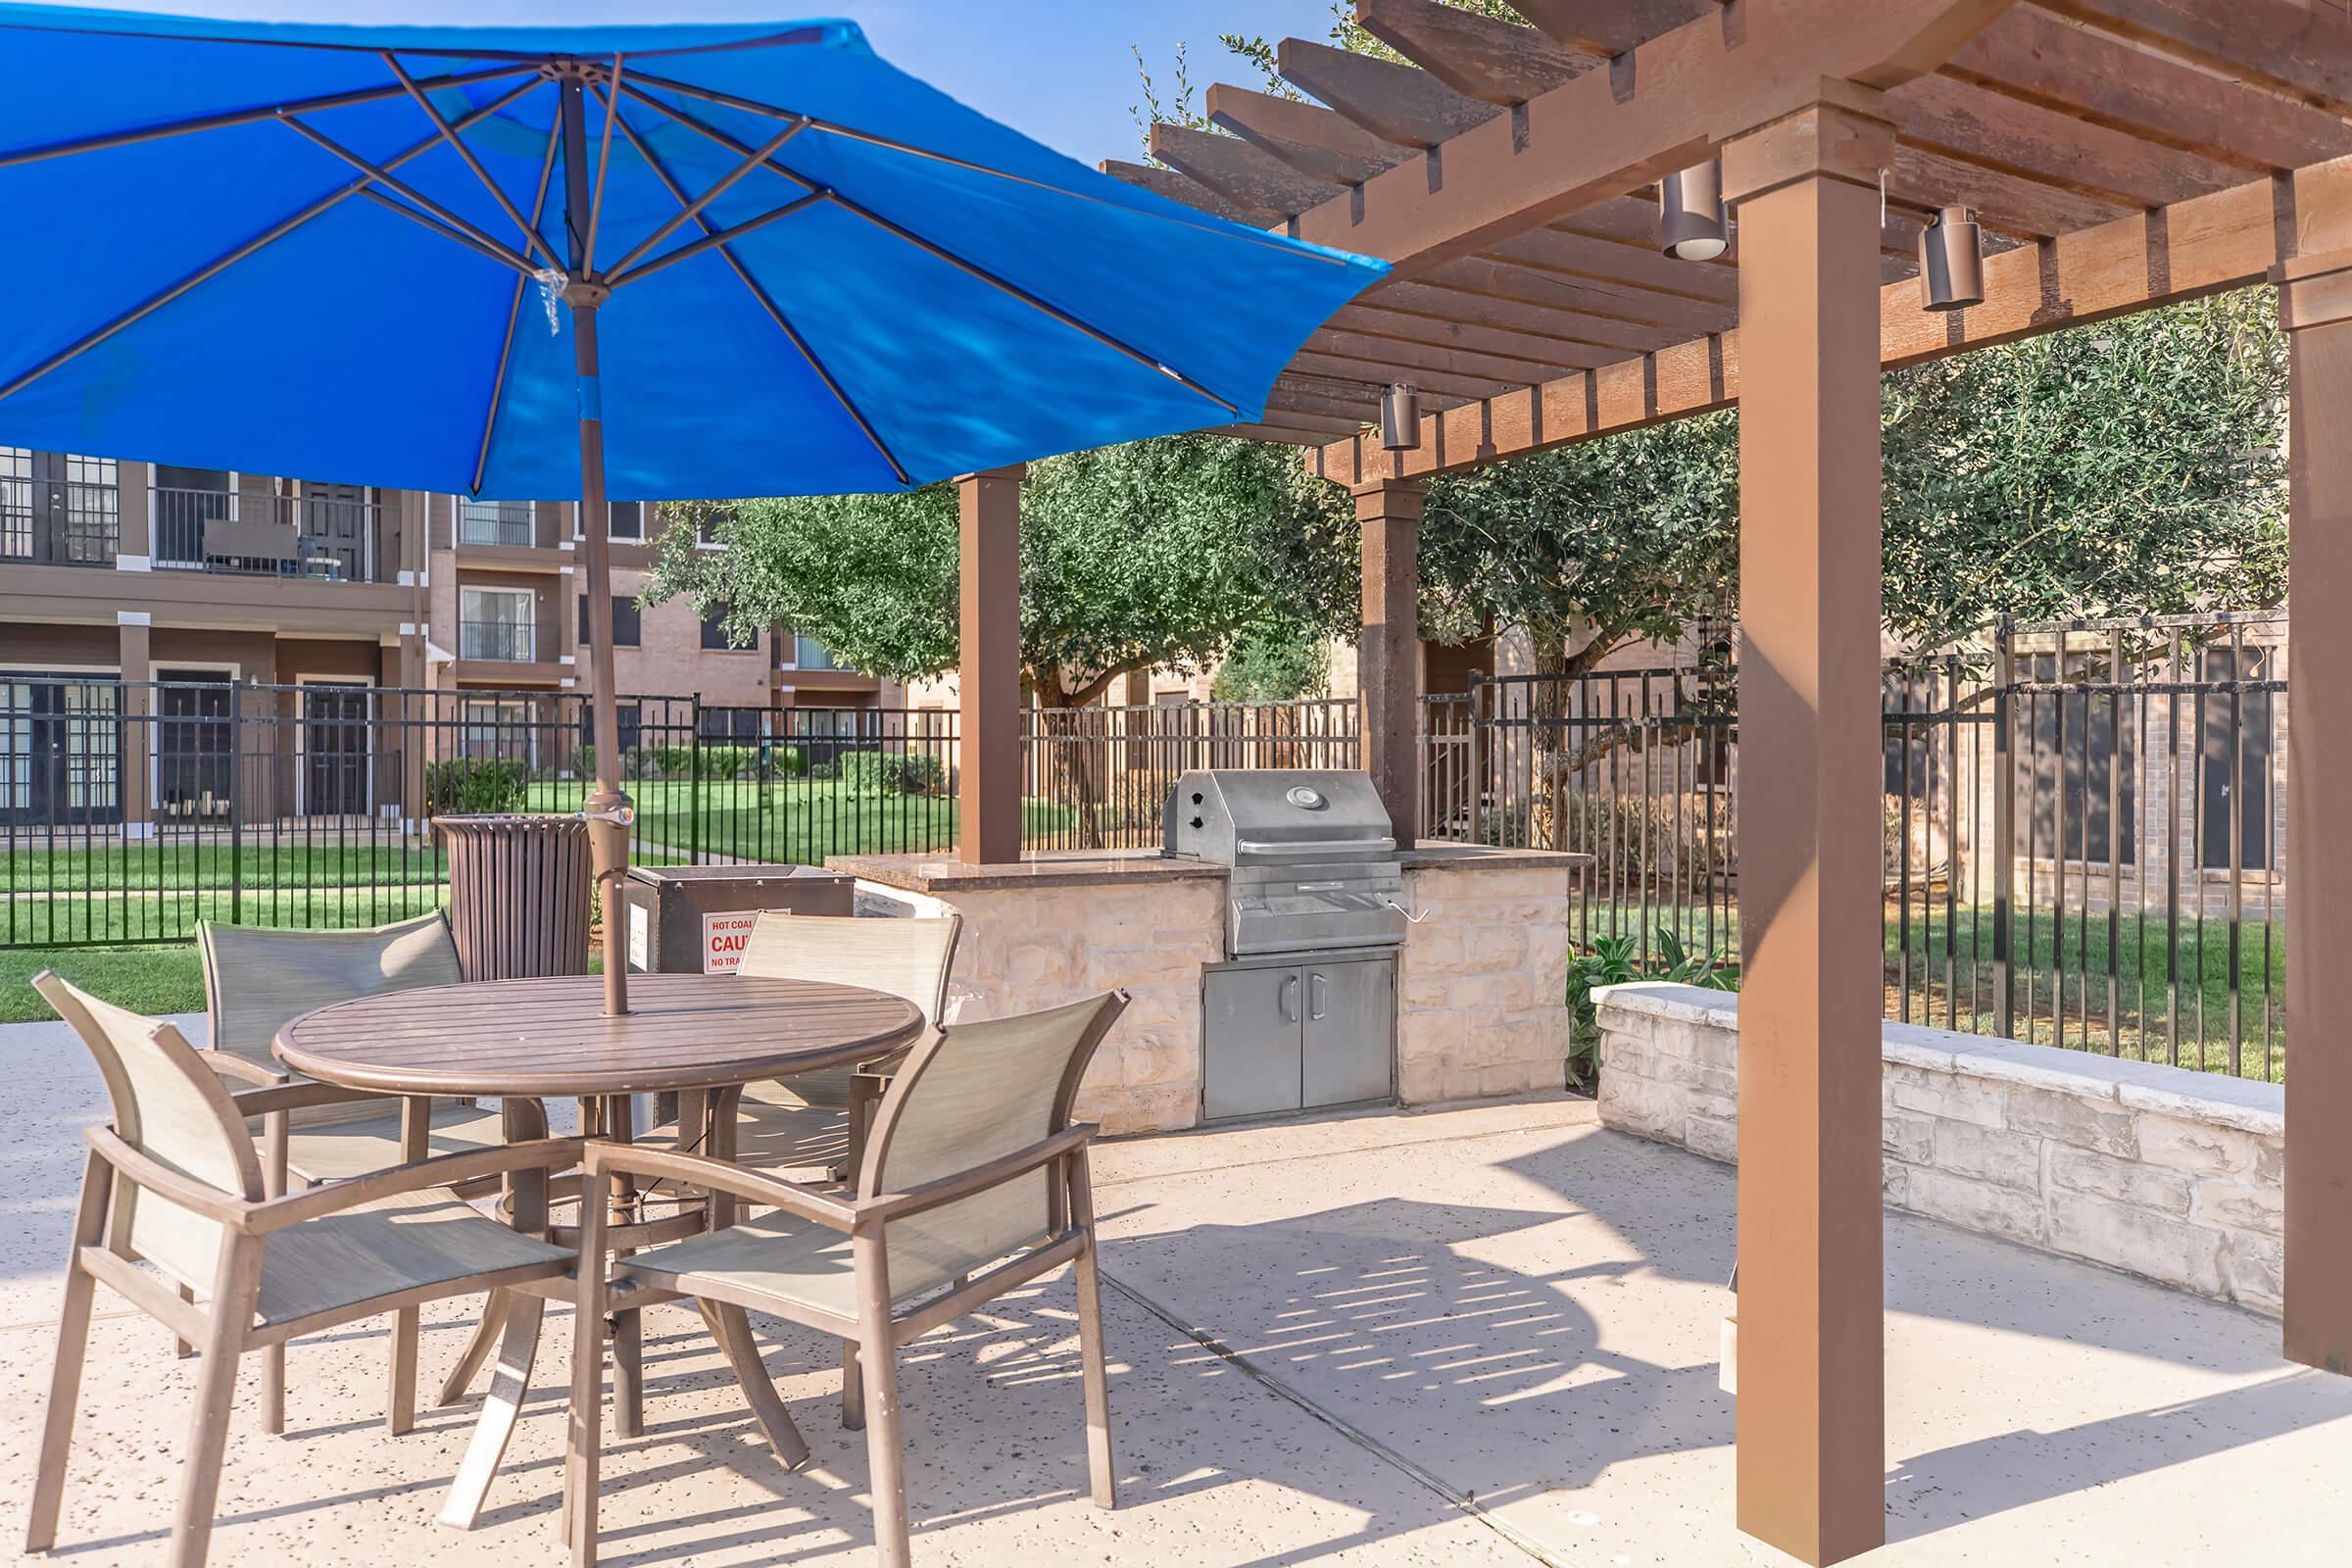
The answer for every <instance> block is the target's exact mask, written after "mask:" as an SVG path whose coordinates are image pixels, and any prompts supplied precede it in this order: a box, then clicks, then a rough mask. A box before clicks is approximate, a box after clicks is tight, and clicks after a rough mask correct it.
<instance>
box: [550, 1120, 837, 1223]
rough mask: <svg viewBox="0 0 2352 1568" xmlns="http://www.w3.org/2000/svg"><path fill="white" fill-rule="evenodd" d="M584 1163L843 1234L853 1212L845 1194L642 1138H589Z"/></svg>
mask: <svg viewBox="0 0 2352 1568" xmlns="http://www.w3.org/2000/svg"><path fill="white" fill-rule="evenodd" d="M582 1163H583V1164H585V1165H586V1166H587V1168H588V1176H589V1179H590V1181H591V1182H594V1181H596V1180H599V1179H601V1178H602V1177H603V1176H605V1175H606V1174H607V1173H609V1172H617V1173H619V1174H622V1175H628V1176H651V1177H654V1178H656V1179H658V1180H663V1181H675V1182H683V1183H685V1184H686V1185H688V1186H691V1187H701V1188H706V1189H710V1190H714V1191H717V1192H722V1193H726V1194H728V1195H730V1196H731V1197H735V1198H740V1199H742V1200H744V1201H747V1202H753V1203H765V1204H766V1205H768V1206H769V1207H770V1208H781V1209H783V1210H785V1211H786V1212H788V1213H791V1214H795V1215H798V1216H799V1217H800V1218H802V1219H806V1220H813V1221H814V1222H815V1223H817V1224H819V1225H823V1226H826V1227H828V1228H829V1229H832V1230H837V1231H841V1232H843V1233H845V1234H846V1233H847V1232H848V1231H849V1229H850V1226H851V1220H852V1218H853V1217H854V1211H853V1209H852V1207H851V1205H850V1204H849V1203H847V1202H845V1201H842V1200H841V1199H838V1198H834V1197H832V1196H831V1195H829V1194H826V1193H820V1192H818V1191H816V1190H815V1189H813V1188H809V1187H803V1186H801V1185H800V1184H799V1183H798V1182H788V1181H784V1180H782V1179H781V1178H779V1177H775V1176H770V1175H767V1174H766V1173H765V1172H762V1171H756V1170H750V1169H747V1168H746V1167H744V1166H742V1165H735V1164H730V1163H728V1162H727V1161H726V1160H723V1159H712V1158H711V1156H710V1155H708V1154H686V1153H679V1152H675V1151H672V1150H665V1149H648V1148H645V1147H644V1146H642V1145H638V1144H613V1143H606V1142H604V1141H603V1140H601V1139H599V1140H592V1141H591V1142H590V1143H589V1145H588V1152H587V1153H586V1155H585V1156H584V1158H583V1160H582Z"/></svg>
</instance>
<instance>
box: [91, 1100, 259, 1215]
mask: <svg viewBox="0 0 2352 1568" xmlns="http://www.w3.org/2000/svg"><path fill="white" fill-rule="evenodd" d="M82 1136H83V1137H84V1138H86V1139H88V1140H89V1144H90V1148H92V1149H93V1150H95V1151H97V1153H98V1157H99V1158H100V1159H103V1160H105V1161H106V1162H107V1163H108V1164H109V1165H112V1166H113V1167H114V1168H115V1169H116V1171H117V1172H118V1173H120V1174H121V1175H122V1176H123V1179H124V1180H126V1181H128V1182H129V1183H130V1184H131V1185H132V1186H134V1187H140V1188H144V1189H146V1190H147V1191H148V1192H151V1193H153V1194H155V1195H156V1196H157V1197H158V1198H162V1199H165V1200H168V1201H171V1202H174V1203H177V1204H178V1205H179V1206H180V1207H182V1208H188V1209H193V1210H195V1211H196V1212H197V1213H199V1214H202V1215H204V1216H206V1217H207V1218H209V1219H217V1220H220V1221H221V1222H222V1223H223V1224H227V1225H235V1226H239V1227H242V1226H243V1225H244V1223H245V1216H246V1215H247V1214H248V1213H250V1212H251V1211H252V1210H253V1208H254V1207H255V1206H256V1205H255V1204H254V1203H253V1202H252V1201H249V1200H247V1199H243V1198H239V1197H237V1196H235V1195H234V1194H231V1193H224V1192H222V1191H221V1189H220V1188H218V1187H215V1186H213V1185H212V1184H211V1183H210V1182H204V1181H199V1180H197V1179H196V1178H195V1177H193V1176H189V1175H187V1174H185V1173H183V1172H181V1171H177V1170H174V1169H172V1167H171V1166H169V1165H167V1164H165V1163H163V1162H162V1161H161V1160H157V1159H151V1158H149V1157H148V1156H147V1155H146V1154H143V1153H141V1152H139V1151H138V1150H136V1149H133V1148H131V1147H130V1145H128V1144H126V1143H124V1142H123V1140H122V1139H121V1138H120V1137H119V1136H117V1135H116V1132H115V1130H114V1129H113V1128H112V1127H108V1126H105V1125H103V1124H101V1125H98V1126H95V1127H90V1128H87V1129H85V1130H84V1131H83V1133H82Z"/></svg>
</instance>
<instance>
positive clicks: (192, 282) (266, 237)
mask: <svg viewBox="0 0 2352 1568" xmlns="http://www.w3.org/2000/svg"><path fill="white" fill-rule="evenodd" d="M541 79H542V78H540V77H538V76H536V75H534V76H533V78H532V79H531V80H529V81H526V82H523V83H522V84H520V85H519V86H516V87H513V88H510V89H508V90H507V91H506V92H503V93H501V94H499V96H497V97H496V98H493V99H491V100H490V102H488V103H486V104H484V105H482V106H481V107H480V108H479V109H476V110H474V111H473V112H472V113H471V114H469V115H466V117H464V118H463V119H461V120H460V121H459V122H458V123H459V124H460V125H461V126H465V125H468V124H471V123H473V122H475V121H477V120H482V119H486V118H487V117H489V116H491V115H494V114H496V113H497V112H498V111H499V110H501V109H504V108H506V107H507V105H509V104H511V103H513V102H514V101H515V99H517V98H519V97H521V96H522V95H523V94H524V93H526V92H529V91H530V90H531V89H532V88H533V87H536V86H538V85H539V82H540V80H541ZM440 145H441V139H440V138H439V137H438V136H427V137H426V138H425V139H424V140H422V141H420V142H418V143H417V144H416V145H415V146H413V147H411V148H409V149H407V150H406V151H405V152H402V153H400V154H398V155H396V156H395V157H393V158H391V159H389V160H387V161H386V163H385V168H387V169H398V168H399V167H400V166H401V165H403V164H406V163H409V162H411V161H412V160H414V159H417V158H420V157H422V156H423V155H424V154H425V153H427V152H429V151H430V150H431V149H433V148H435V147H438V146H440ZM373 183H374V177H373V176H369V177H368V178H364V179H355V180H353V181H351V182H350V183H349V184H347V185H345V186H343V188H342V189H340V190H336V191H330V192H329V193H328V194H326V195H325V196H322V197H320V198H319V200H318V201H315V202H313V203H312V204H311V205H310V206H308V207H306V208H304V209H303V210H302V211H301V212H299V213H296V214H294V215H293V216H292V217H291V218H287V219H283V220H281V221H278V222H276V223H274V224H272V225H271V226H270V227H269V228H266V229H264V230H263V231H262V232H261V233H259V234H257V235H255V236H254V237H253V238H251V239H249V240H246V241H245V242H244V243H243V244H241V245H238V246H237V247H236V248H235V249H233V250H231V251H229V252H227V253H226V254H224V255H222V256H220V257H217V258H215V259H214V260H212V261H210V262H207V263H205V265H204V266H202V267H200V268H198V269H197V270H194V271H193V272H190V273H188V274H187V275H186V276H184V277H182V278H180V279H179V281H177V282H175V283H172V284H170V285H168V286H166V287H165V288H163V289H161V290H159V291H157V292H156V293H154V294H151V295H149V296H148V297H147V298H146V299H145V300H143V301H142V302H140V303H139V304H138V305H135V306H133V307H132V308H131V309H129V310H127V311H125V312H123V314H122V315H121V316H118V317H116V318H115V319H113V320H111V321H108V322H106V323H105V324H104V325H102V326H100V327H98V328H96V329H95V330H93V331H90V332H87V333H85V334H83V335H82V336H81V337H79V338H76V339H75V340H74V341H73V342H72V343H70V344H68V345H66V347H64V348H62V349H60V350H58V351H57V353H55V354H53V355H51V356H50V357H49V358H48V359H46V360H43V361H42V362H41V363H40V364H38V365H36V366H34V367H33V368H31V369H29V370H26V371H25V373H24V374H22V375H20V376H18V377H16V378H15V379H14V380H12V381H10V382H9V383H8V384H7V385H6V386H0V398H8V397H12V396H14V395H15V394H17V393H18V392H21V391H23V390H24V389H25V387H28V386H30V385H31V384H32V383H33V382H35V381H37V380H39V379H40V378H41V377H42V376H44V375H47V374H48V373H49V372H50V371H52V370H54V369H56V368H58V367H59V366H61V365H65V364H67V363H69V362H70V361H73V360H74V359H77V358H78V357H80V356H81V355H83V354H86V353H88V352H89V351H90V350H91V349H94V348H96V347H97V346H98V345H99V344H101V343H103V342H105V341H106V340H107V339H108V338H110V337H113V336H114V335H115V334H116V333H118V332H120V331H122V330H123V329H124V328H125V327H128V326H132V325H135V324H136V323H138V322H139V321H142V320H144V319H146V318H148V317H149V316H152V315H154V314H155V313H156V312H157V311H160V310H162V309H163V308H164V307H165V306H167V305H169V304H171V303H172V301H173V300H175V299H177V298H179V297H180V296H181V295H182V294H185V293H187V292H188V290H190V289H192V288H195V287H197V286H198V285H199V284H201V283H203V282H204V281H205V280H206V279H207V278H211V277H216V276H218V275H219V274H221V272H224V271H226V270H228V269H229V268H231V267H234V266H236V265H237V263H239V262H241V261H243V260H244V259H245V258H246V257H248V256H251V255H253V254H254V253H255V252H256V251H258V250H261V249H262V248H263V247H264V246H266V245H270V244H271V243H273V242H274V241H276V240H279V239H282V238H283V237H284V236H286V235H287V234H290V233H292V232H293V231H294V230H295V229H297V228H300V227H301V226H302V225H303V224H305V223H307V222H309V221H311V220H312V219H314V218H317V217H318V216H319V214H321V213H323V212H326V211H327V210H328V209H330V208H333V207H335V206H338V205H339V204H341V203H342V202H345V201H347V200H349V199H350V198H351V197H354V196H357V195H358V194H360V192H362V191H364V190H366V189H368V186H370V185H371V184H373Z"/></svg>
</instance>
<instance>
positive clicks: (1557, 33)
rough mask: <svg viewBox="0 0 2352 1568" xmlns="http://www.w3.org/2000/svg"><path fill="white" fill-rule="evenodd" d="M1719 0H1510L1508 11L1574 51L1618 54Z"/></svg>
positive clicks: (1713, 6)
mask: <svg viewBox="0 0 2352 1568" xmlns="http://www.w3.org/2000/svg"><path fill="white" fill-rule="evenodd" d="M1722 8H1723V0H1526V3H1525V4H1524V5H1523V4H1520V3H1519V0H1512V4H1511V9H1512V10H1514V11H1516V12H1518V13H1519V14H1520V15H1521V16H1523V17H1525V18H1526V19H1527V20H1528V21H1530V22H1532V23H1534V24H1535V25H1537V26H1538V27H1539V28H1541V29H1542V30H1543V31H1544V33H1545V34H1546V35H1548V36H1549V37H1551V38H1552V39H1554V40H1556V41H1557V42H1560V43H1564V44H1567V45H1568V46H1569V47H1571V48H1575V49H1590V50H1591V51H1593V53H1594V54H1597V55H1620V54H1623V53H1625V52H1626V51H1627V50H1629V49H1631V48H1633V47H1634V46H1635V45H1636V44H1638V43H1641V42H1642V40H1644V39H1647V38H1654V37H1656V36H1657V35H1658V34H1659V33H1661V32H1668V31H1671V30H1672V29H1674V28H1676V27H1679V26H1681V25H1683V24H1684V23H1686V22H1690V21H1691V20H1693V19H1694V18H1697V17H1703V16H1705V15H1706V14H1707V13H1708V12H1710V11H1720V10H1721V9H1722Z"/></svg>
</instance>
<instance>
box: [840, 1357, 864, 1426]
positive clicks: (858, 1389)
mask: <svg viewBox="0 0 2352 1568" xmlns="http://www.w3.org/2000/svg"><path fill="white" fill-rule="evenodd" d="M841 1426H842V1430H843V1431H845V1432H862V1431H863V1430H864V1429H865V1375H864V1373H862V1372H861V1371H859V1370H858V1342H857V1341H856V1340H844V1341H842V1342H841Z"/></svg>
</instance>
